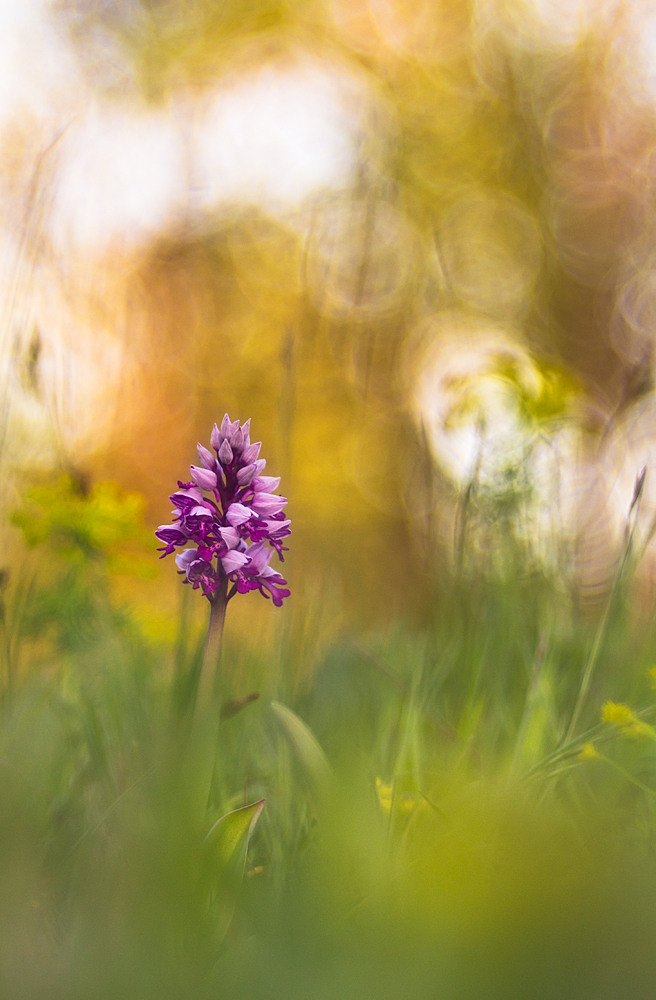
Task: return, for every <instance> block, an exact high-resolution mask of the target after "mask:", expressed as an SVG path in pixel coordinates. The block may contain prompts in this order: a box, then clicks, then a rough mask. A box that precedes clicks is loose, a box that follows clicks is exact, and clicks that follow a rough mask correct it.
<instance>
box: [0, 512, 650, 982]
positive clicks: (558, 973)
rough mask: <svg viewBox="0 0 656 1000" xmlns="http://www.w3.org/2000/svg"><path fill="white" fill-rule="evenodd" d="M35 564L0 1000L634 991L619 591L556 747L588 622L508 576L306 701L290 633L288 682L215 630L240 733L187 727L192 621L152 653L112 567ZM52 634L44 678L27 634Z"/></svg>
mask: <svg viewBox="0 0 656 1000" xmlns="http://www.w3.org/2000/svg"><path fill="white" fill-rule="evenodd" d="M71 506H72V507H73V509H78V508H77V507H75V501H73V504H72V505H71ZM69 509H71V508H69ZM53 520H55V521H57V524H58V525H59V524H61V523H62V522H63V523H66V522H65V519H64V518H63V517H59V519H58V520H57V519H56V518H55V519H53ZM57 531H58V528H57V529H54V528H53V533H54V535H55V536H56V535H57ZM94 537H96V538H97V537H99V536H98V535H95V536H94ZM104 537H108V535H105V536H104ZM112 537H115V536H112ZM51 540H52V541H53V542H55V545H54V547H53V546H52V545H51V546H50V547H48V545H46V544H44V545H43V547H42V550H43V552H44V554H47V557H48V561H49V563H50V564H52V563H53V562H56V561H57V560H58V559H59V561H60V562H59V568H60V570H61V572H60V573H59V575H57V573H55V577H56V579H57V580H58V581H59V583H58V586H56V587H54V588H51V589H50V590H49V591H48V596H47V601H46V598H45V591H42V592H41V593H40V595H39V594H38V593H37V597H38V600H36V601H35V602H28V603H33V604H34V610H33V618H32V619H30V617H29V615H28V616H27V617H26V616H25V609H24V608H23V609H22V610H21V608H19V606H18V605H17V604H16V601H15V595H14V597H12V592H9V593H8V595H7V600H6V608H5V628H8V629H10V630H13V631H12V634H13V635H14V636H15V644H16V647H17V649H18V651H19V652H20V655H21V656H22V671H21V672H20V683H14V684H13V685H12V686H11V687H8V688H5V689H4V690H3V697H2V698H1V699H0V761H1V762H2V766H0V806H1V807H2V808H0V888H1V889H2V891H1V892H0V936H1V940H2V943H3V949H2V950H0V974H1V975H2V980H3V983H4V984H5V985H4V986H3V995H4V996H7V998H8V1000H14V998H16V1000H20V998H22V997H24V996H33V995H39V992H40V990H41V984H42V983H43V982H48V983H53V982H54V983H55V984H57V989H56V991H55V995H56V996H57V997H60V996H61V997H62V1000H64V998H66V1000H71V998H73V1000H75V998H77V997H78V996H79V997H80V998H82V997H87V996H94V997H98V998H99V1000H104V998H105V997H106V998H108V1000H109V998H110V997H114V996H121V997H128V998H131V997H135V1000H136V998H137V997H138V998H142V997H151V996H152V997H157V998H158V1000H161V998H164V1000H168V998H171V1000H173V998H175V1000H179V998H182V997H186V996H193V997H199V998H205V997H207V998H208V1000H209V998H210V997H217V996H221V997H227V998H230V1000H233V998H234V1000H242V998H243V1000H246V998H248V1000H257V998H258V997H262V998H264V997H267V998H269V1000H270V998H273V1000H278V998H279V1000H289V998H290V997H292V998H294V997H298V998H299V1000H300V998H303V1000H326V998H332V997H334V998H336V1000H337V998H339V1000H343V998H345V997H346V998H350V997H353V998H354V1000H355V998H358V1000H379V998H380V997H387V996H399V995H403V996H408V997H411V998H412V1000H424V998H426V1000H429V998H431V997H434V996H435V995H436V991H437V992H438V995H440V996H444V997H446V998H447V1000H451V998H453V1000H460V998H462V997H465V996H470V995H475V996H480V997H484V998H486V1000H487V998H488V997H489V998H496V997H499V998H501V997H506V996H509V995H518V996H531V997H535V998H537V1000H542V998H544V1000H550V998H551V997H553V996H558V997H566V998H569V997H571V998H572V1000H580V997H581V996H584V995H586V991H587V992H588V993H589V994H590V995H594V996H605V995H608V996H612V995H613V993H612V992H611V993H608V994H605V993H604V992H603V990H604V989H605V986H604V982H605V978H606V977H608V978H610V980H611V981H612V982H613V983H617V982H621V983H622V990H624V989H626V990H629V994H630V995H643V994H644V995H649V992H648V990H649V989H650V988H651V986H650V985H649V984H651V982H652V980H653V974H654V971H656V970H655V969H654V960H653V948H652V946H651V937H650V935H652V934H653V932H654V930H655V929H656V910H655V908H654V904H653V898H654V896H653V888H654V886H656V868H655V867H654V863H653V844H654V843H655V842H656V740H655V739H654V729H653V727H652V724H653V723H654V722H656V706H654V705H653V703H652V702H653V688H652V686H651V685H652V683H653V677H652V676H651V674H650V673H649V669H650V668H651V666H652V664H653V662H654V659H655V653H656V640H655V637H654V636H653V635H652V634H650V633H649V632H643V634H642V636H641V641H640V643H637V642H636V641H635V639H634V638H633V637H632V635H633V633H632V631H631V628H630V623H629V622H628V620H627V615H626V609H625V606H624V604H623V603H622V600H621V599H620V597H621V595H616V599H615V600H614V601H613V603H612V605H610V606H609V612H608V615H607V618H606V625H605V627H604V629H603V630H602V633H601V640H600V645H599V653H598V657H597V664H596V671H595V673H594V675H593V678H592V683H591V686H590V691H589V697H588V698H587V700H586V703H585V705H584V707H583V711H582V713H581V721H580V724H579V725H577V727H576V731H575V732H574V733H573V735H572V736H571V738H567V737H566V732H567V728H568V725H569V723H570V719H571V714H572V706H573V704H574V701H575V699H576V695H577V691H578V690H579V687H580V682H581V675H582V673H583V670H584V666H585V664H586V662H588V659H587V658H588V657H589V651H590V649H591V648H592V646H593V644H594V642H595V635H596V634H597V633H596V631H595V628H596V625H595V627H591V626H590V625H588V624H586V623H585V622H584V621H581V620H579V619H577V617H576V616H575V615H574V613H573V611H572V608H571V607H570V606H569V605H568V604H567V602H566V600H565V598H564V596H563V595H562V594H561V593H559V592H557V591H555V590H554V589H553V588H552V587H551V585H550V583H549V582H548V580H546V579H537V578H528V577H527V576H526V575H525V574H523V573H522V572H520V571H519V570H518V572H517V573H516V575H515V576H514V577H513V576H512V575H508V576H507V577H506V578H505V579H504V580H503V581H502V580H497V581H496V582H492V581H490V580H489V579H485V578H482V577H481V578H474V579H468V580H467V581H466V582H465V581H464V580H462V579H458V578H451V579H448V580H443V581H442V583H441V585H440V584H438V583H437V582H436V583H435V588H436V589H435V605H434V613H433V617H432V619H431V621H430V622H428V623H427V624H426V625H425V627H424V629H423V630H422V631H419V630H418V629H417V628H416V627H414V628H409V627H408V626H407V625H404V624H403V623H402V622H396V623H390V625H389V627H388V628H386V629H379V630H377V631H372V632H369V633H362V634H359V635H355V634H353V635H347V636H343V637H342V638H340V639H338V640H335V641H333V642H332V644H328V645H327V648H326V651H325V654H324V656H323V658H322V659H321V661H320V662H319V663H318V664H317V668H316V670H315V671H314V672H313V673H312V675H309V676H306V677H305V678H304V680H303V682H302V683H299V684H298V685H294V684H292V683H291V680H290V677H291V670H290V664H291V663H292V662H293V660H294V658H295V657H296V656H298V649H297V643H298V642H300V639H299V637H298V636H297V635H295V634H294V633H293V632H291V633H290V634H289V635H288V636H287V638H285V639H284V640H283V641H281V642H280V643H279V644H278V647H277V649H276V654H275V655H276V657H277V658H279V660H280V663H281V665H282V669H281V670H280V671H276V670H274V669H273V665H272V653H271V651H268V650H266V649H261V650H260V652H259V653H257V654H254V653H253V652H252V650H251V651H250V652H247V651H246V649H245V648H244V647H242V646H241V645H240V644H238V643H236V642H235V641H234V638H233V639H231V638H230V626H229V625H228V631H227V639H226V643H227V644H226V646H225V648H224V650H223V659H222V668H221V669H222V673H221V681H222V687H223V692H222V693H223V696H224V700H225V704H226V705H229V706H234V705H240V710H239V711H232V712H230V711H226V712H224V713H223V715H222V717H221V718H219V712H218V710H217V712H216V713H214V714H212V713H209V714H208V717H207V718H204V719H201V720H200V722H199V721H198V720H196V719H195V716H193V693H194V684H195V678H196V676H197V665H198V664H197V659H198V653H197V649H196V646H197V643H196V640H195V639H194V641H191V637H190V636H189V635H187V634H186V633H187V631H188V630H189V629H190V624H189V617H188V608H187V606H186V605H184V606H183V613H182V615H181V618H180V637H179V640H178V642H177V643H176V645H175V648H174V649H171V650H168V651H164V652H163V651H162V649H161V647H158V649H157V650H154V649H152V648H151V647H149V645H148V644H147V643H146V642H145V641H144V640H143V638H142V637H141V636H140V634H139V632H138V630H137V629H136V628H135V627H134V625H133V624H132V623H131V622H130V619H129V616H128V615H127V613H125V612H123V613H122V614H118V613H117V612H116V610H115V609H114V608H113V607H112V603H111V601H110V600H109V599H108V596H107V588H106V577H105V576H104V572H105V571H104V569H102V567H103V565H104V564H103V562H102V560H101V561H100V562H99V561H98V560H97V559H96V558H94V559H90V560H87V562H86V563H85V564H84V565H85V566H87V568H88V566H89V565H90V566H92V567H93V568H94V569H99V567H100V569H99V571H98V572H94V573H87V572H86V571H85V572H84V573H82V572H81V571H80V566H79V565H78V564H77V563H76V562H75V561H73V563H71V562H70V559H69V556H68V547H69V545H70V544H71V543H70V539H69V538H66V542H65V544H64V545H63V547H61V548H60V547H59V543H58V542H56V541H55V537H53V538H52V539H51ZM56 553H59V555H57V554H56ZM50 569H51V571H52V565H50ZM520 569H521V567H520ZM65 580H68V581H69V582H68V583H67V584H66V585H64V583H63V582H62V581H65ZM192 596H193V595H192ZM85 601H86V603H85ZM305 601H306V610H307V614H308V616H309V617H310V619H311V620H315V619H314V618H313V615H314V614H315V611H314V609H313V608H312V607H311V606H310V599H309V597H307V596H306V597H305ZM21 607H22V606H21ZM46 619H47V621H48V622H49V625H48V628H52V629H54V630H55V632H56V634H57V635H58V636H59V646H58V649H57V651H56V652H55V653H54V654H52V655H51V657H50V659H49V661H48V666H47V669H43V663H42V661H41V659H40V658H39V653H38V651H36V650H34V649H33V647H32V646H30V642H28V639H29V640H30V641H31V640H32V639H33V636H34V630H36V631H37V632H38V630H39V621H41V633H40V634H42V633H43V630H44V629H45V628H46ZM76 636H77V638H76ZM628 650H631V653H630V658H629V654H628V652H627V651H628ZM623 659H624V661H625V664H626V669H625V670H623V671H622V670H620V669H619V668H618V663H619V664H620V665H621V664H622V660H623ZM181 686H183V687H184V688H185V691H186V692H187V694H186V695H185V697H184V698H181V696H180V687H181ZM254 689H257V690H258V691H259V693H260V697H259V698H258V699H257V700H255V699H252V698H251V699H248V698H244V694H245V692H251V691H253V690H254ZM280 699H284V702H285V704H283V702H282V701H281V700H280ZM620 699H621V700H620ZM602 706H604V708H603V719H602V717H601V709H602ZM645 991H647V992H645ZM616 995H617V994H616ZM620 995H622V993H621V992H620Z"/></svg>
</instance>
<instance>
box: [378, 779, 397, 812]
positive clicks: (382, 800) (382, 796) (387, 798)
mask: <svg viewBox="0 0 656 1000" xmlns="http://www.w3.org/2000/svg"><path fill="white" fill-rule="evenodd" d="M393 794H394V787H393V786H392V785H385V784H383V781H382V779H381V778H376V795H377V796H378V805H379V806H380V808H381V809H382V810H383V812H386V813H388V812H389V811H390V810H391V808H392V796H393Z"/></svg>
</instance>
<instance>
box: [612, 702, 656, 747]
mask: <svg viewBox="0 0 656 1000" xmlns="http://www.w3.org/2000/svg"><path fill="white" fill-rule="evenodd" d="M601 718H602V720H603V721H604V722H610V723H611V724H612V725H614V726H619V727H620V729H621V730H622V736H626V737H627V738H628V739H638V738H639V737H640V736H647V737H649V739H652V740H656V730H655V729H654V728H653V726H650V725H649V724H648V723H647V722H643V721H642V719H639V718H638V716H637V715H636V714H635V712H633V711H631V709H630V708H629V706H628V705H620V704H617V703H616V702H614V701H607V702H606V704H605V705H604V706H603V707H602V709H601Z"/></svg>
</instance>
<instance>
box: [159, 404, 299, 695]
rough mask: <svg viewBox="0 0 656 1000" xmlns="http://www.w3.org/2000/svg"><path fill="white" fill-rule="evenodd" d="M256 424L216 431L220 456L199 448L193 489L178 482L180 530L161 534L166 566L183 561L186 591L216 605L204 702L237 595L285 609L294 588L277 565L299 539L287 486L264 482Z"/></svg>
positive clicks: (176, 522)
mask: <svg viewBox="0 0 656 1000" xmlns="http://www.w3.org/2000/svg"><path fill="white" fill-rule="evenodd" d="M250 423H251V422H250V420H247V421H246V423H245V424H244V425H243V426H241V427H240V426H239V421H238V420H235V421H234V422H232V421H231V420H230V417H229V416H228V414H227V413H226V415H225V417H224V418H223V422H222V424H221V427H219V426H218V425H217V424H214V430H213V431H212V434H211V439H210V443H211V445H212V449H213V451H210V450H209V449H208V448H205V447H204V446H203V445H202V444H199V445H198V458H199V462H200V465H192V466H191V481H190V482H180V481H178V487H179V488H178V490H177V491H176V492H175V493H173V494H172V496H171V502H172V503H173V505H174V510H173V511H172V513H173V524H163V525H160V527H159V528H158V529H157V531H156V532H155V535H156V537H157V538H158V539H159V540H160V541H161V542H163V543H164V544H163V546H162V548H161V549H159V550H158V551H160V552H162V556H161V558H162V559H163V558H164V556H167V555H169V554H170V553H172V552H175V550H176V549H181V550H182V551H180V552H178V554H177V555H176V559H175V561H176V565H177V567H178V572H179V573H180V575H181V576H182V577H183V583H190V584H191V585H192V587H193V588H194V590H198V588H200V589H201V590H202V592H203V594H204V596H205V597H206V598H207V599H208V601H209V602H210V605H211V608H212V610H211V613H210V626H209V631H208V635H207V644H206V647H205V657H204V660H203V669H202V674H201V682H200V689H201V697H203V696H205V697H208V696H211V694H212V691H213V688H214V674H215V671H216V663H217V659H218V653H219V648H220V644H221V636H222V632H223V622H224V619H225V611H226V606H227V604H228V602H229V601H231V600H232V598H233V597H234V596H235V595H236V594H246V593H248V591H249V590H259V592H260V593H261V594H262V596H263V597H266V598H269V597H270V598H271V599H272V600H273V603H274V604H275V605H276V606H277V607H280V605H281V604H282V602H283V599H284V598H285V597H289V590H287V589H286V587H285V584H286V583H287V581H286V580H284V579H283V577H282V576H281V574H280V573H278V572H277V571H276V570H274V569H273V568H272V567H271V566H270V565H269V563H270V560H271V557H272V556H273V554H274V552H275V553H277V555H278V558H279V559H280V560H281V562H284V556H283V552H285V551H287V550H286V548H285V547H284V546H283V541H284V540H285V539H286V538H287V537H288V536H289V535H290V534H291V531H290V528H289V524H290V522H289V520H285V516H284V514H283V508H284V507H285V505H286V503H287V500H286V499H285V497H281V496H278V495H277V494H276V493H275V490H276V489H277V488H278V485H279V483H280V479H279V478H277V477H274V476H264V475H262V473H263V471H264V468H265V465H266V462H265V461H264V460H263V459H260V458H259V457H258V456H259V454H260V447H261V445H260V442H258V443H256V444H251V442H250Z"/></svg>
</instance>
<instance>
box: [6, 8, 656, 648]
mask: <svg viewBox="0 0 656 1000" xmlns="http://www.w3.org/2000/svg"><path fill="white" fill-rule="evenodd" d="M1 18H2V31H1V32H0V35H1V42H0V47H1V53H0V133H1V135H2V144H1V147H0V148H1V150H2V155H1V157H0V281H1V282H2V295H1V301H2V320H1V322H2V327H1V331H2V332H1V334H0V352H1V353H0V378H1V379H2V393H1V395H0V400H1V403H0V436H1V442H2V450H1V452H0V464H1V466H2V470H1V476H0V482H1V483H2V487H1V500H2V503H3V504H4V505H5V509H6V510H7V511H11V510H12V509H14V508H15V506H16V503H17V498H18V497H19V496H20V494H21V491H22V490H24V489H25V487H26V484H27V485H29V484H33V483H35V482H36V483H39V482H46V481H54V478H56V476H57V475H58V474H60V473H62V472H64V473H66V474H68V475H70V476H72V477H73V481H74V482H75V483H77V484H78V487H79V488H81V489H82V488H84V489H88V488H89V487H90V484H92V483H94V482H101V481H107V480H111V481H114V482H115V483H117V484H119V486H120V487H121V488H122V489H123V490H127V491H136V492H138V493H140V494H141V495H142V496H143V497H144V498H145V519H146V523H147V525H148V526H149V527H155V526H156V525H157V524H159V523H162V522H164V521H165V520H167V517H168V511H169V503H168V500H167V496H168V494H169V493H170V492H172V490H173V489H174V488H175V482H176V480H177V479H179V478H182V479H185V478H186V477H187V467H188V465H189V464H190V462H192V461H194V455H195V445H196V442H197V441H201V442H205V443H207V441H208V437H209V431H210V429H211V426H212V424H213V422H214V421H215V420H220V419H221V417H222V416H223V413H224V412H225V411H226V410H227V411H228V412H229V413H230V415H231V417H232V418H233V419H234V418H235V417H239V418H240V419H242V420H245V419H246V418H247V417H252V420H253V431H254V435H255V437H254V439H255V440H260V439H261V440H262V441H263V454H264V455H265V456H266V458H267V461H268V468H269V471H270V472H271V473H272V474H276V475H281V476H282V490H283V492H284V493H285V495H286V496H288V497H289V498H290V504H289V512H290V516H291V517H292V519H293V527H294V532H295V533H294V544H293V551H292V553H291V554H290V556H289V564H288V568H287V567H286V568H287V572H288V574H289V578H290V580H291V583H292V587H293V589H294V590H295V592H296V593H301V592H302V593H305V594H308V593H310V592H313V593H320V594H321V595H322V596H321V604H322V607H323V617H324V619H325V621H323V625H322V628H323V629H325V630H327V631H328V632H330V631H331V630H332V631H339V630H340V628H341V627H342V623H343V619H344V614H345V609H347V614H348V617H349V619H350V620H351V621H352V622H356V621H357V622H359V623H360V624H361V625H362V626H364V627H370V626H373V625H376V624H377V623H379V622H381V621H384V620H387V619H388V618H389V616H390V614H397V613H400V614H402V615H404V616H408V617H409V619H410V620H412V621H416V622H421V621H422V619H423V618H425V616H426V614H428V613H430V608H431V605H432V602H433V599H434V594H433V591H432V590H431V587H430V586H429V585H428V583H429V581H430V580H431V579H432V578H433V577H434V574H435V572H436V571H437V572H438V573H440V572H441V571H442V569H443V568H444V567H447V566H451V567H453V566H454V565H456V564H457V565H458V566H460V568H461V569H462V570H463V571H464V572H466V570H467V566H468V565H469V566H471V565H474V566H475V567H476V569H477V571H478V570H480V569H482V568H483V567H487V569H488V570H489V571H490V572H491V573H495V572H500V571H502V570H503V566H502V564H503V561H504V558H505V556H504V553H507V552H508V550H509V547H510V548H512V550H513V553H514V554H515V556H516V554H517V552H518V551H520V550H521V552H522V559H524V560H525V567H526V569H527V571H528V572H538V573H541V574H544V573H547V574H551V575H554V576H555V577H556V578H557V579H558V580H559V581H560V584H561V585H562V587H563V588H564V589H566V590H567V591H568V592H570V593H574V594H575V595H576V599H577V600H579V601H581V602H583V604H584V605H586V606H587V605H590V606H594V605H595V603H598V602H599V601H601V600H603V598H604V595H605V594H606V592H607V590H608V587H609V584H610V581H611V579H612V577H613V574H614V572H615V569H616V566H617V561H618V559H619V557H620V553H621V547H622V538H623V533H624V531H625V527H626V523H627V516H628V513H629V508H630V506H631V500H632V496H633V491H634V486H635V482H636V478H637V477H638V476H639V475H640V473H641V471H642V470H643V469H644V468H646V470H647V472H646V480H645V483H644V488H643V490H642V495H641V498H640V509H639V511H638V521H639V524H638V525H636V533H637V535H636V537H639V539H640V544H641V545H642V546H643V548H644V550H645V558H643V560H642V562H641V569H640V571H639V574H638V582H637V583H636V588H637V591H638V592H639V594H640V595H642V597H640V598H639V600H638V603H640V600H641V601H642V602H643V603H644V602H645V601H646V602H647V604H648V601H649V595H651V593H652V585H653V580H654V573H655V572H656V566H655V565H654V559H653V555H652V548H651V547H650V546H649V541H650V538H651V534H652V533H653V528H652V522H653V518H654V515H655V514H656V473H655V472H654V470H653V461H652V455H654V454H655V453H656V440H655V438H654V434H655V432H656V409H655V407H654V398H653V392H652V388H653V365H654V356H653V355H654V346H653V345H654V322H655V321H656V257H655V256H654V248H653V228H654V224H653V220H652V207H653V204H654V197H655V191H656V188H655V181H656V69H655V67H656V14H655V13H654V11H653V9H652V8H651V6H650V5H649V4H646V3H642V2H639V0H630V2H629V0H625V2H624V0H618V2H614V0H576V2H568V3H564V2H562V3H561V2H560V0H549V2H547V0H510V2H503V3H502V2H498V3H497V2H494V0H471V2H460V0H439V2H438V0H348V2H346V0H344V2H342V0H311V2H308V0H303V2H296V0H258V2H252V0H225V2H223V3H221V4H216V3H214V2H210V0H207V2H205V0H185V2H175V0H171V2H168V0H154V2H146V0H144V2H138V0H117V2H103V3H90V2H84V0H79V2H78V0H62V2H57V3H47V2H42V0H22V2H20V3H18V2H15V3H14V2H11V0H4V2H3V4H2V8H1ZM491 525H494V526H495V530H494V532H492V533H491V527H490V526H491ZM5 534H6V542H5V544H6V546H8V551H11V546H12V545H14V544H15V539H16V537H17V533H16V530H15V528H8V529H5ZM654 551H656V550H654ZM513 558H514V557H513ZM135 565H136V563H135ZM133 569H134V566H133V567H132V569H130V567H128V566H126V562H125V560H124V564H123V572H118V571H117V573H116V574H115V580H114V583H113V586H114V587H115V588H116V591H117V593H120V594H122V595H124V596H125V597H129V599H130V600H131V601H132V602H133V603H134V606H135V608H137V609H138V610H137V613H138V614H140V615H141V619H142V622H143V624H144V627H145V628H146V629H148V630H150V633H151V635H153V636H156V635H157V634H160V635H164V634H167V635H168V636H169V638H170V635H171V628H172V626H171V624H170V623H171V615H170V610H171V608H172V607H173V606H174V604H175V602H176V601H177V600H178V589H179V588H177V580H176V579H175V574H174V573H173V572H172V570H171V567H170V566H169V565H168V562H167V563H165V564H164V570H163V573H162V575H161V576H160V577H159V578H158V579H155V580H151V581H150V582H149V581H148V580H147V579H144V578H143V577H144V574H143V573H142V574H141V577H140V575H139V573H136V572H133V571H132V570H133ZM166 595H168V596H166ZM645 595H647V596H646V597H645ZM167 602H168V603H167ZM244 603H247V602H244ZM269 610H270V609H268V608H260V609H259V612H258V625H257V630H259V632H261V635H260V639H261V637H262V636H263V635H264V634H268V633H267V630H269V631H270V629H271V628H272V627H273V624H272V623H273V616H272V615H271V614H269ZM285 614H287V612H285ZM289 615H291V616H292V619H293V616H294V610H293V608H290V611H289ZM238 619H239V613H236V616H235V623H234V628H235V629H239V628H240V627H241V625H240V624H239V623H238ZM247 623H248V624H247ZM243 625H244V628H245V630H246V631H248V632H251V633H252V629H253V624H252V611H250V609H249V612H248V614H247V618H245V619H244V623H243ZM167 629H168V630H169V631H168V633H167ZM259 632H258V635H259Z"/></svg>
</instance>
